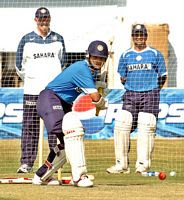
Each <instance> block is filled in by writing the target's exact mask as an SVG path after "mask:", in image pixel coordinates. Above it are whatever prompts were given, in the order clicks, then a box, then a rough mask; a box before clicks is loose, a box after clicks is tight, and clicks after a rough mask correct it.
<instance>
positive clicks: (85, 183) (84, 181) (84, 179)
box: [70, 174, 93, 187]
mask: <svg viewBox="0 0 184 200" xmlns="http://www.w3.org/2000/svg"><path fill="white" fill-rule="evenodd" d="M70 184H71V185H74V186H77V187H93V182H92V181H91V180H90V179H89V177H88V176H87V175H86V174H83V175H81V177H80V179H79V180H78V181H73V180H71V181H70Z"/></svg>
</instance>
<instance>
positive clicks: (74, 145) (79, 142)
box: [63, 112, 87, 181]
mask: <svg viewBox="0 0 184 200" xmlns="http://www.w3.org/2000/svg"><path fill="white" fill-rule="evenodd" d="M68 120H69V121H68ZM63 132H64V134H65V136H64V142H65V152H66V156H67V159H68V161H69V162H70V165H71V168H72V177H73V180H74V181H78V180H79V179H80V177H81V175H82V174H85V173H87V169H86V160H85V154H84V141H83V136H84V130H83V126H82V123H81V121H80V120H79V118H78V117H77V115H76V114H74V113H73V112H69V113H67V114H66V115H65V116H64V118H63Z"/></svg>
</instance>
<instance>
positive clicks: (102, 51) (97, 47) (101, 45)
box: [87, 40, 108, 58]
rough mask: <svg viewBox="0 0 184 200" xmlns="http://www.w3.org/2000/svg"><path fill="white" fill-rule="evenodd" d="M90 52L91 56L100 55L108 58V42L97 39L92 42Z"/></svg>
mask: <svg viewBox="0 0 184 200" xmlns="http://www.w3.org/2000/svg"><path fill="white" fill-rule="evenodd" d="M87 52H88V54H89V55H91V56H98V57H103V58H107V57H108V47H107V44H106V43H105V42H103V41H100V40H95V41H93V42H91V43H90V45H89V47H88V50H87Z"/></svg>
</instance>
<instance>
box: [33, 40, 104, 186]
mask: <svg viewBox="0 0 184 200" xmlns="http://www.w3.org/2000/svg"><path fill="white" fill-rule="evenodd" d="M88 54H89V55H88V56H87V57H86V59H85V60H83V61H78V62H76V63H74V64H72V65H70V66H69V67H68V68H66V69H65V70H64V71H63V72H62V73H60V74H59V75H58V76H57V77H56V78H55V79H54V80H53V81H51V82H50V83H49V84H48V86H47V87H46V88H45V90H43V91H42V92H41V93H40V95H39V97H38V101H37V112H38V114H39V115H40V117H41V118H42V119H43V120H44V123H45V127H46V129H47V131H48V132H49V133H50V132H52V133H54V134H55V135H56V136H57V138H58V139H59V141H60V144H58V145H57V146H56V147H55V148H54V149H51V151H50V153H49V155H48V157H47V160H46V161H45V163H44V164H43V165H42V166H41V167H40V168H39V169H38V170H37V171H36V173H35V175H34V178H33V184H37V185H42V184H48V185H58V184H60V183H59V181H57V180H54V179H52V175H53V173H54V172H55V171H57V170H58V169H59V168H60V167H61V166H63V165H64V163H65V162H66V157H67V159H68V161H69V163H70V165H71V171H72V179H73V184H74V185H75V186H79V187H91V186H93V182H92V181H91V180H90V179H89V178H88V176H87V168H86V162H85V153H84V144H83V136H84V129H83V126H82V124H81V122H80V120H79V119H78V117H77V115H75V114H74V113H73V112H71V108H72V103H73V101H74V100H75V99H76V98H77V97H78V96H79V95H80V94H81V93H85V94H89V96H90V97H91V99H92V102H93V103H94V104H95V105H96V107H97V108H98V109H104V108H105V103H106V101H105V99H104V98H103V97H102V96H101V95H100V94H99V93H98V91H97V89H96V86H95V83H94V80H93V75H94V73H95V71H96V70H100V69H101V68H102V66H103V65H104V64H105V62H106V59H107V57H108V47H107V45H106V44H105V43H104V42H103V41H98V40H97V41H93V42H91V43H90V45H89V47H88ZM65 154H66V156H65Z"/></svg>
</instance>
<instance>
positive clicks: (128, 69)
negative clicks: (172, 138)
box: [107, 24, 167, 173]
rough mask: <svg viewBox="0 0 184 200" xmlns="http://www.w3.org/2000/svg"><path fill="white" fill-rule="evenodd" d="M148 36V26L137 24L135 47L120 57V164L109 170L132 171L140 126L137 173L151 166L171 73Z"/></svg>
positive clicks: (117, 151) (117, 142) (117, 133)
mask: <svg viewBox="0 0 184 200" xmlns="http://www.w3.org/2000/svg"><path fill="white" fill-rule="evenodd" d="M147 37H148V33H147V29H146V27H145V26H144V25H143V24H136V25H134V26H133V27H132V41H133V46H132V47H131V48H130V49H128V50H127V51H125V52H124V53H123V54H122V55H121V57H120V60H119V66H118V73H119V74H120V78H121V82H122V84H123V85H124V88H125V90H126V91H125V93H124V95H123V97H122V99H123V108H122V110H121V111H120V112H119V114H118V117H117V118H116V120H115V127H114V147H115V160H116V163H115V165H114V166H112V167H110V168H108V169H107V172H108V173H130V168H129V158H128V152H129V149H130V133H131V132H132V131H134V130H135V129H136V128H137V130H138V133H137V161H136V173H141V172H145V171H147V170H149V168H150V167H151V158H152V152H153V148H154V134H155V129H156V121H157V117H158V113H159V101H160V95H159V94H160V89H161V88H162V87H163V85H164V83H165V81H166V79H167V72H166V67H165V61H164V57H163V55H162V54H161V52H160V51H158V50H157V49H154V48H152V47H149V46H147V45H146V40H147Z"/></svg>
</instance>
